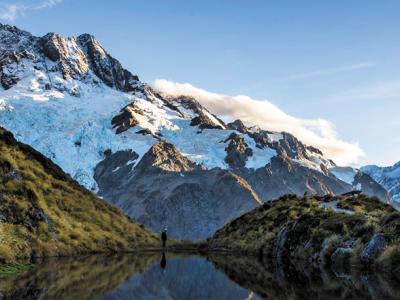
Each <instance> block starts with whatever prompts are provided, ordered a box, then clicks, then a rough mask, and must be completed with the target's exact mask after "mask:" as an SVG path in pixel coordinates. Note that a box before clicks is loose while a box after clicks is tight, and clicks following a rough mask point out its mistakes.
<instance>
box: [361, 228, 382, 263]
mask: <svg viewBox="0 0 400 300" xmlns="http://www.w3.org/2000/svg"><path fill="white" fill-rule="evenodd" d="M386 247H387V243H386V240H385V238H384V237H383V235H382V233H377V234H375V235H374V237H373V238H372V240H371V242H369V244H368V246H367V247H366V248H365V249H364V251H363V252H362V253H361V261H362V262H363V263H365V264H369V263H371V262H373V261H374V260H376V259H377V258H378V257H379V255H381V254H382V252H383V251H384V250H385V249H386Z"/></svg>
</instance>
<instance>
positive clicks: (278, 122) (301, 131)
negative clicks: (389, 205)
mask: <svg viewBox="0 0 400 300" xmlns="http://www.w3.org/2000/svg"><path fill="white" fill-rule="evenodd" d="M153 88H154V89H155V90H158V91H160V92H166V93H169V94H175V95H192V96H193V97H195V98H196V100H197V101H199V102H200V103H201V104H202V105H204V106H205V107H206V108H207V109H209V110H210V111H211V112H212V113H215V114H217V115H218V116H219V117H222V118H224V119H225V120H234V119H241V120H242V121H243V122H244V123H245V124H246V125H247V126H251V125H256V124H257V125H259V126H260V127H261V128H262V129H265V130H273V131H286V132H289V133H292V134H293V135H294V136H296V137H297V138H298V139H300V140H301V141H302V142H304V143H305V144H307V145H312V146H314V147H317V148H319V149H321V150H322V152H323V153H324V154H325V155H326V156H327V157H329V158H331V159H333V160H334V161H335V162H336V163H338V164H339V165H348V164H352V163H358V159H359V157H361V156H365V153H364V151H363V150H362V149H361V148H360V146H359V145H358V143H348V142H345V141H342V140H341V139H340V138H339V136H338V134H337V133H336V131H335V130H334V127H335V126H334V124H332V123H331V122H330V121H328V120H324V119H320V118H318V119H311V120H310V119H300V118H295V117H292V116H290V115H288V114H286V113H285V112H283V111H282V110H281V109H279V108H278V107H277V106H275V105H274V104H272V103H271V102H269V101H259V100H254V99H251V98H250V97H248V96H240V95H239V96H227V95H220V94H215V93H210V92H207V91H205V90H202V89H199V88H196V87H194V86H192V85H191V84H189V83H185V84H181V83H175V82H171V81H167V80H165V79H156V80H155V82H154V83H153Z"/></svg>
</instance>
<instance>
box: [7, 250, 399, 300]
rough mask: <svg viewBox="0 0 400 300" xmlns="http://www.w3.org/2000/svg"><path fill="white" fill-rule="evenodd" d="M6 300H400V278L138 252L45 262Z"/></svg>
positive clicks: (11, 281)
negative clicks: (399, 280) (399, 282)
mask: <svg viewBox="0 0 400 300" xmlns="http://www.w3.org/2000/svg"><path fill="white" fill-rule="evenodd" d="M36 264H37V268H36V269H34V270H33V271H29V272H25V273H24V274H21V275H19V276H17V277H12V278H5V279H1V280H0V299H3V300H5V299H7V300H8V299H74V300H78V299H82V300H86V299H102V300H111V299H120V300H125V299H126V300H127V299H135V300H136V299H146V300H147V299H149V300H152V299H210V300H211V299H238V300H239V299H240V300H250V299H252V300H257V299H327V300H329V299H332V300H333V299H400V287H399V285H398V284H397V282H398V280H396V281H394V280H391V279H389V278H386V277H384V276H382V275H376V274H375V275H373V274H368V273H357V272H354V270H353V272H344V271H340V272H338V271H337V270H335V272H333V271H332V270H330V269H323V268H319V267H317V266H314V267H313V266H311V265H310V264H309V263H305V264H304V265H302V264H299V263H293V262H290V263H287V264H278V263H276V261H272V260H264V261H259V260H257V259H256V258H254V257H236V256H226V255H212V254H209V255H206V256H200V255H194V254H176V253H171V252H168V253H139V254H124V255H122V254H120V255H94V256H87V257H82V256H79V257H69V258H52V259H43V260H39V261H37V262H36Z"/></svg>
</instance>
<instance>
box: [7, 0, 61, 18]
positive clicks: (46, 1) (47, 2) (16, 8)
mask: <svg viewBox="0 0 400 300" xmlns="http://www.w3.org/2000/svg"><path fill="white" fill-rule="evenodd" d="M61 1H62V0H42V1H33V3H32V1H30V2H20V3H15V2H14V1H13V3H12V4H10V3H9V2H0V19H2V20H6V21H9V22H13V21H15V20H16V19H17V17H18V16H19V15H24V13H25V12H26V11H27V10H30V9H33V10H38V9H43V8H47V7H52V6H54V5H56V4H58V3H60V2H61Z"/></svg>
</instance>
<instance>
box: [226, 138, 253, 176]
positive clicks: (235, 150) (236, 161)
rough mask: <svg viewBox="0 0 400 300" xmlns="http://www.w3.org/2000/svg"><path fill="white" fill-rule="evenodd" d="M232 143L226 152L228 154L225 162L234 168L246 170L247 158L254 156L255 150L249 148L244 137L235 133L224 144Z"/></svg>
mask: <svg viewBox="0 0 400 300" xmlns="http://www.w3.org/2000/svg"><path fill="white" fill-rule="evenodd" d="M228 141H230V143H229V145H228V147H226V148H225V151H226V152H227V153H228V154H227V156H226V158H225V162H226V163H227V164H228V165H229V166H230V167H231V168H232V169H238V168H244V166H245V165H246V161H247V158H248V157H249V156H252V155H253V150H251V148H249V147H248V145H247V143H246V141H245V140H244V138H243V137H241V136H240V135H238V134H237V133H235V132H233V133H232V134H231V135H230V136H229V137H228V138H227V139H226V140H225V141H224V143H226V142H228Z"/></svg>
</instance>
